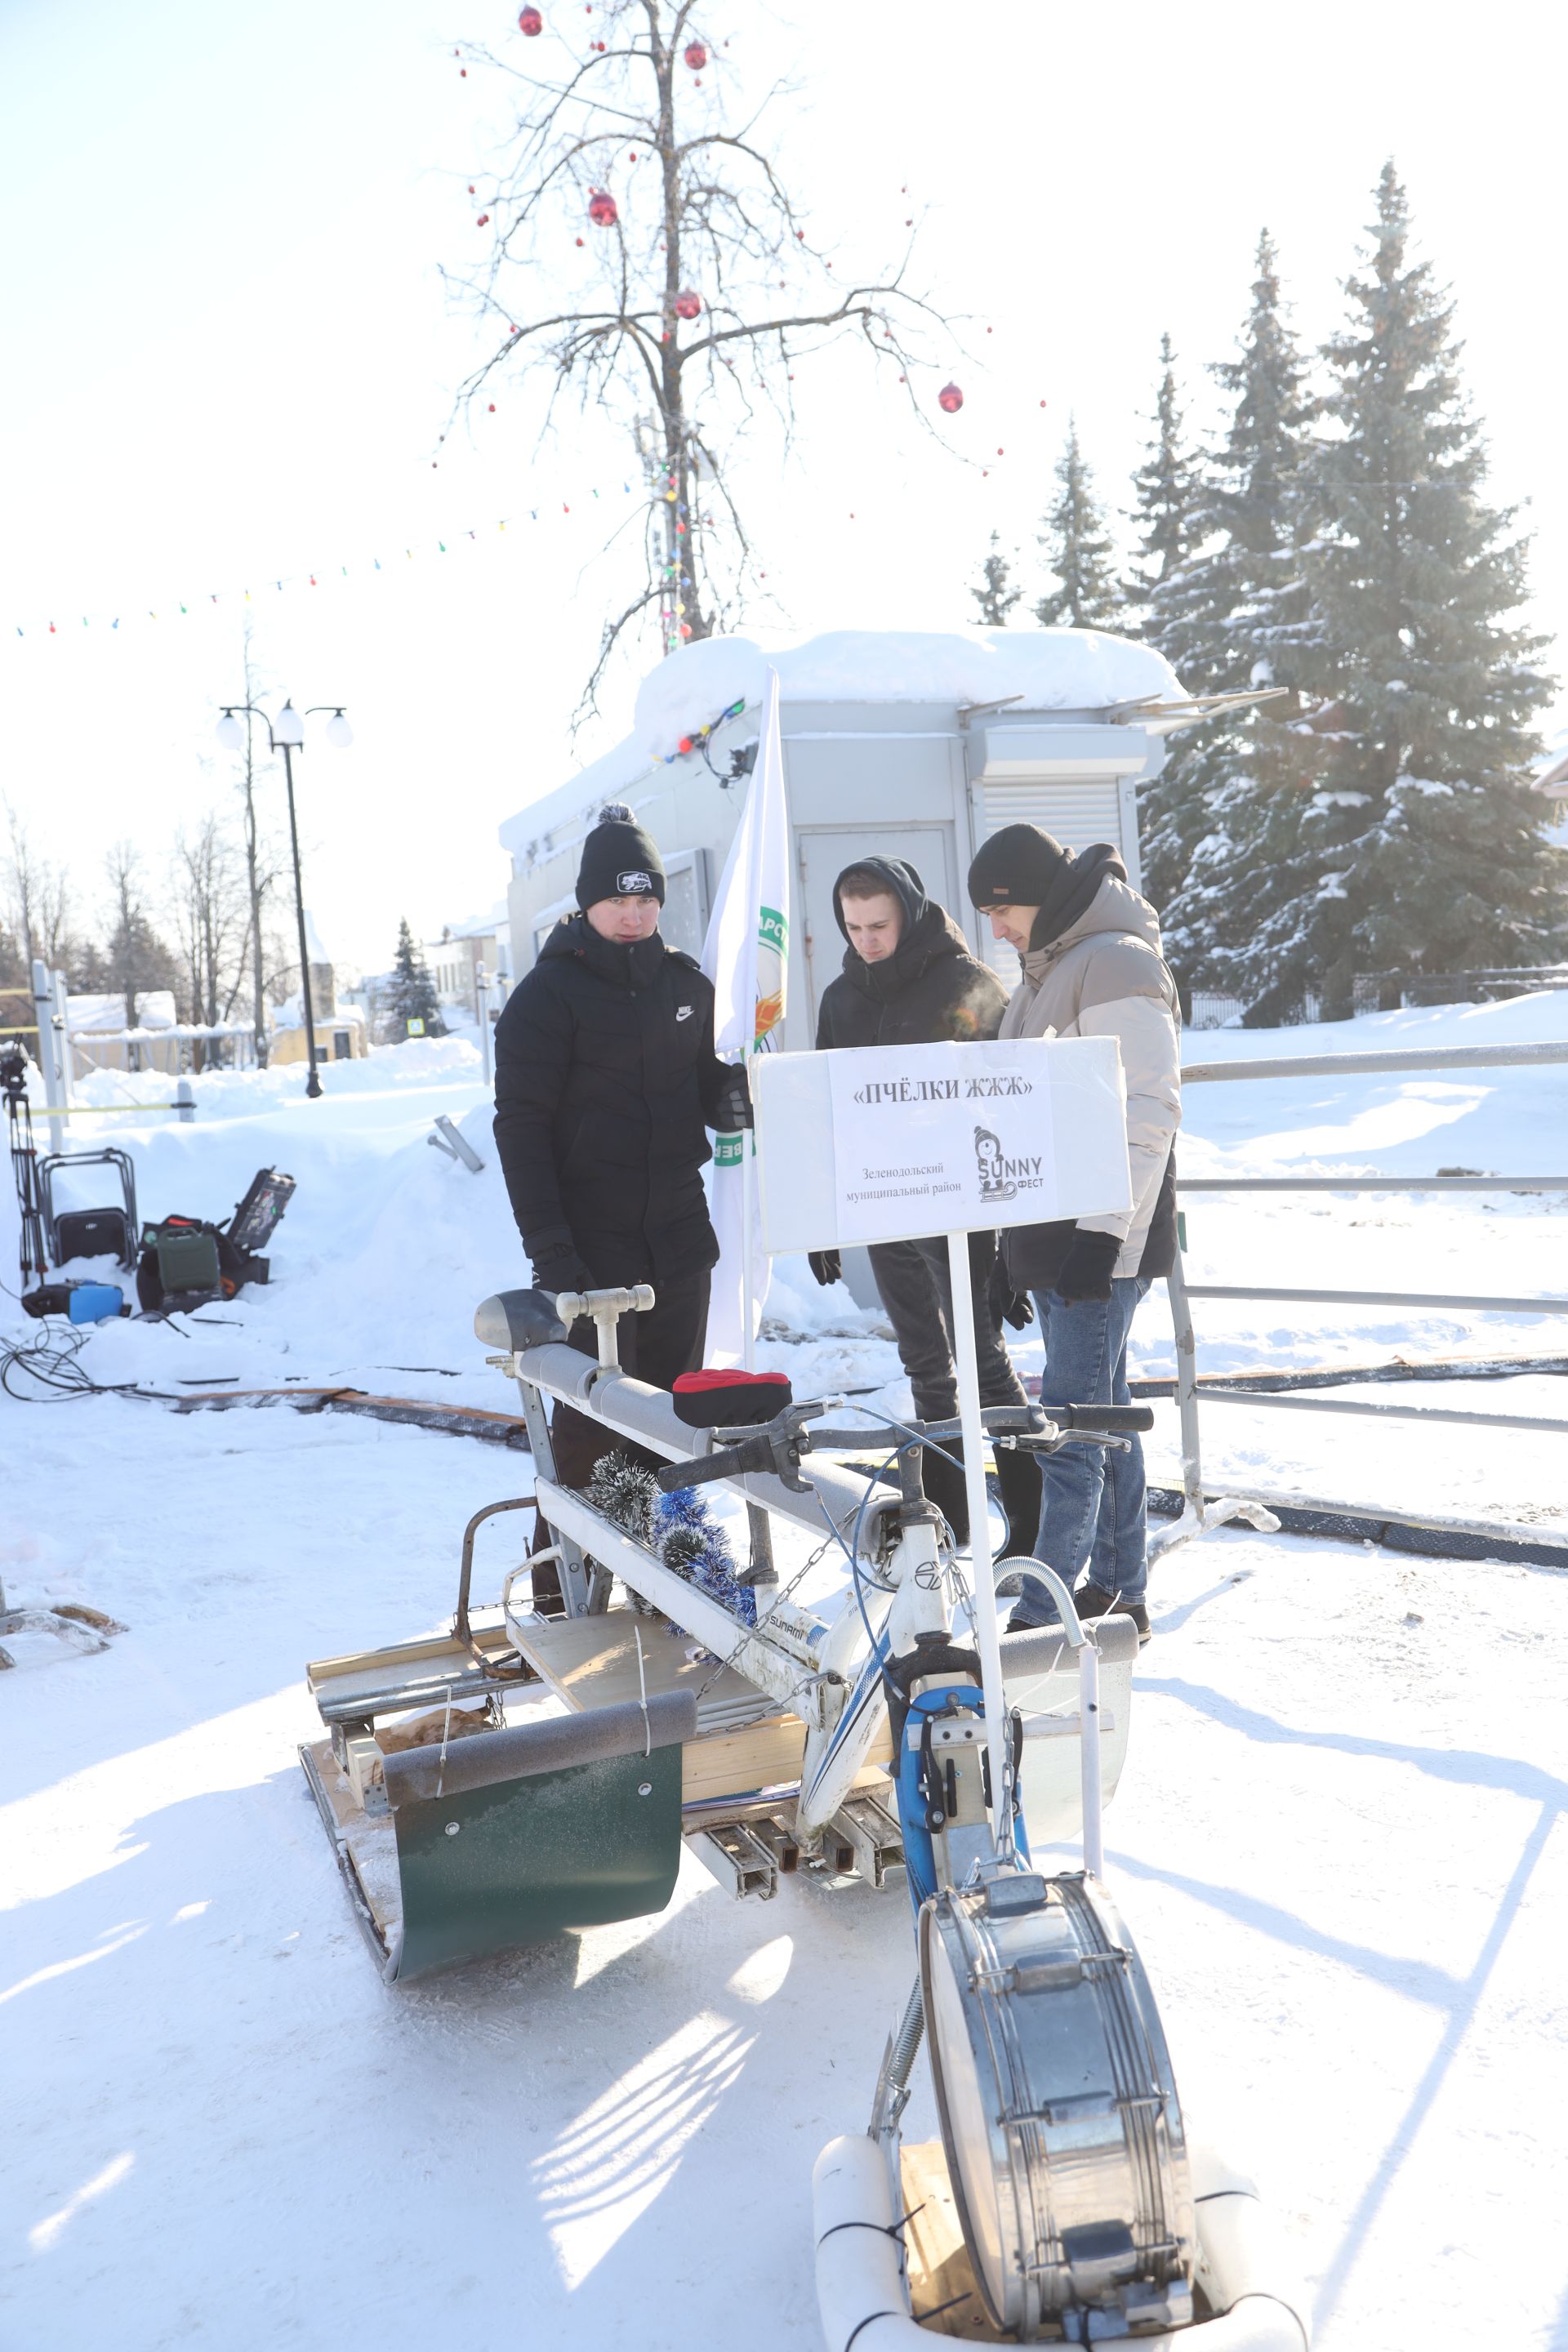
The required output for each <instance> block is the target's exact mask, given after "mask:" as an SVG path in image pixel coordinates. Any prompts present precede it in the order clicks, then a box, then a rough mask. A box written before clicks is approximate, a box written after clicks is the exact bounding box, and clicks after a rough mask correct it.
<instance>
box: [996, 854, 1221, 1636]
mask: <svg viewBox="0 0 1568 2352" xmlns="http://www.w3.org/2000/svg"><path fill="white" fill-rule="evenodd" d="M969 896H970V898H971V900H972V901H973V904H974V905H975V906H976V907H978V908H981V909H982V910H983V911H984V912H985V913H986V914H988V915H989V916H990V918H991V929H992V931H993V933H994V936H995V937H996V938H997V939H999V940H1007V941H1008V942H1009V943H1010V945H1011V946H1013V947H1014V948H1015V949H1016V950H1017V953H1018V955H1019V957H1020V959H1021V961H1022V962H1023V966H1024V977H1023V979H1022V981H1021V982H1020V983H1019V985H1018V987H1017V988H1016V990H1015V991H1014V992H1013V995H1012V997H1011V998H1010V999H1009V1001H1008V1005H1007V1010H1006V1011H1005V1013H1004V1014H1003V1016H1002V1029H1001V1034H1002V1035H1003V1036H1004V1037H1053V1036H1054V1037H1114V1038H1115V1039H1116V1040H1117V1042H1118V1044H1119V1045H1120V1046H1121V1067H1122V1072H1123V1075H1124V1076H1125V1079H1126V1085H1127V1156H1128V1160H1129V1164H1130V1167H1131V1178H1132V1206H1131V1210H1119V1211H1117V1212H1116V1213H1113V1214H1110V1215H1107V1216H1100V1217H1082V1218H1079V1219H1078V1220H1077V1221H1076V1222H1075V1221H1074V1220H1073V1219H1071V1218H1063V1219H1059V1220H1058V1221H1057V1222H1055V1223H1050V1224H1043V1225H1015V1226H1014V1227H1012V1228H1011V1230H1009V1231H1007V1232H1005V1234H1003V1236H1002V1250H1003V1255H1004V1258H1005V1265H1006V1270H1007V1274H1008V1276H1009V1277H1010V1280H1011V1284H1012V1286H1013V1288H1014V1289H1015V1290H1016V1291H1018V1290H1028V1291H1031V1292H1033V1294H1034V1297H1035V1306H1036V1311H1037V1314H1038V1316H1039V1319H1040V1329H1041V1331H1042V1333H1043V1334H1044V1337H1045V1342H1046V1369H1045V1374H1044V1377H1043V1380H1042V1381H1041V1386H1040V1402H1041V1403H1042V1404H1043V1405H1044V1406H1045V1407H1046V1410H1047V1412H1049V1410H1050V1408H1051V1406H1052V1405H1053V1404H1126V1403H1129V1402H1131V1398H1130V1395H1129V1391H1128V1387H1127V1339H1128V1333H1129V1331H1130V1330H1131V1324H1132V1318H1133V1315H1134V1313H1135V1311H1136V1309H1137V1307H1138V1305H1139V1303H1140V1301H1141V1300H1142V1298H1143V1297H1144V1296H1145V1295H1146V1293H1147V1292H1148V1289H1149V1286H1150V1285H1151V1283H1152V1282H1153V1281H1154V1280H1156V1279H1157V1277H1158V1276H1162V1275H1164V1274H1168V1273H1169V1272H1170V1270H1171V1267H1172V1265H1173V1262H1174V1258H1175V1249H1176V1209H1175V1150H1174V1146H1175V1136H1176V1129H1177V1128H1178V1127H1179V1126H1180V1124H1181V1117H1182V1102H1181V1053H1180V1023H1181V1013H1180V1009H1179V1005H1178V1003H1177V997H1176V984H1175V982H1174V981H1173V979H1172V977H1171V973H1170V971H1169V969H1168V967H1167V965H1166V963H1165V960H1164V958H1163V955H1162V954H1161V951H1160V922H1159V918H1158V916H1157V915H1156V914H1155V912H1154V909H1153V908H1152V907H1151V906H1150V904H1149V903H1148V901H1147V899H1145V898H1140V897H1139V896H1138V893H1137V892H1136V891H1135V890H1134V889H1132V888H1131V887H1130V885H1129V883H1128V880H1127V869H1126V867H1125V866H1123V865H1122V863H1121V858H1120V857H1119V856H1117V853H1116V852H1115V850H1114V849H1111V848H1110V847H1109V846H1108V845H1106V844H1104V843H1100V845H1097V846H1096V847H1094V848H1092V849H1086V850H1084V851H1083V852H1082V853H1081V855H1079V856H1074V854H1073V852H1072V851H1071V850H1070V849H1064V848H1063V847H1062V846H1061V845H1060V843H1059V842H1057V841H1054V840H1053V839H1052V838H1051V836H1050V835H1049V834H1048V833H1045V832H1042V831H1041V829H1040V827H1039V826H1038V825H1036V824H1009V825H1005V826H1004V827H1003V829H1002V831H1001V832H1000V833H995V834H993V835H992V836H991V838H990V840H989V841H987V842H986V843H985V844H984V847H983V848H982V849H981V851H980V854H979V856H977V857H976V858H975V860H974V863H973V866H971V867H970V869H969ZM1042 1469H1043V1473H1044V1479H1043V1495H1042V1507H1041V1516H1040V1535H1039V1541H1038V1543H1037V1546H1036V1549H1037V1552H1038V1554H1039V1557H1040V1559H1043V1560H1045V1561H1047V1563H1048V1564H1049V1565H1050V1566H1051V1567H1052V1568H1054V1569H1055V1570H1057V1572H1058V1575H1060V1576H1062V1577H1064V1578H1065V1579H1066V1580H1067V1582H1068V1584H1069V1585H1074V1584H1076V1583H1077V1580H1078V1578H1079V1574H1080V1572H1081V1571H1082V1570H1083V1569H1084V1568H1085V1567H1087V1568H1088V1570H1089V1576H1088V1579H1087V1580H1086V1582H1085V1583H1084V1584H1083V1585H1082V1586H1081V1587H1079V1591H1078V1592H1077V1594H1076V1596H1075V1597H1076V1599H1077V1601H1078V1608H1079V1615H1080V1616H1082V1617H1099V1616H1102V1615H1103V1614H1104V1613H1105V1612H1106V1611H1107V1610H1108V1609H1113V1608H1114V1609H1117V1610H1120V1611H1122V1612H1125V1614H1126V1615H1128V1616H1130V1617H1131V1618H1132V1619H1133V1621H1134V1622H1135V1623H1136V1624H1137V1627H1138V1631H1139V1634H1140V1636H1141V1637H1142V1639H1144V1640H1147V1638H1148V1633H1149V1612H1148V1608H1147V1605H1146V1601H1145V1591H1146V1588H1147V1584H1148V1576H1149V1568H1148V1557H1147V1551H1146V1547H1145V1527H1144V1509H1145V1489H1144V1481H1143V1453H1142V1446H1141V1445H1140V1444H1139V1442H1138V1440H1137V1439H1136V1438H1134V1439H1133V1440H1132V1443H1131V1449H1130V1450H1129V1451H1128V1452H1125V1453H1122V1452H1121V1451H1111V1452H1109V1453H1108V1452H1105V1451H1103V1450H1102V1449H1100V1448H1099V1447H1095V1446H1083V1445H1072V1446H1068V1447H1066V1448H1064V1450H1063V1451H1062V1452H1061V1453H1060V1454H1051V1455H1047V1456H1046V1457H1044V1458H1043V1462H1042ZM1055 1615H1056V1612H1055V1610H1054V1608H1053V1607H1052V1606H1051V1604H1050V1603H1049V1601H1047V1600H1046V1598H1045V1596H1044V1594H1043V1593H1042V1591H1040V1588H1039V1587H1038V1586H1030V1585H1028V1584H1026V1585H1025V1587H1024V1591H1023V1595H1022V1598H1021V1600H1020V1601H1019V1603H1018V1606H1017V1608H1016V1611H1015V1612H1014V1616H1013V1621H1012V1622H1013V1623H1014V1625H1015V1626H1018V1625H1040V1624H1047V1623H1049V1622H1052V1621H1053V1620H1054V1618H1055Z"/></svg>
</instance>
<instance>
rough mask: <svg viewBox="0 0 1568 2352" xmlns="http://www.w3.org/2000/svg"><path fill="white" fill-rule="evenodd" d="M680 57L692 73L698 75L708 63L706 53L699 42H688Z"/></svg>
mask: <svg viewBox="0 0 1568 2352" xmlns="http://www.w3.org/2000/svg"><path fill="white" fill-rule="evenodd" d="M681 55H682V56H683V57H684V58H685V59H686V62H687V64H688V65H689V67H690V68H691V70H692V72H693V73H700V72H701V70H702V68H703V67H704V66H705V65H706V64H707V62H708V51H707V49H706V48H705V47H704V46H703V44H702V43H701V42H700V41H688V42H687V44H686V47H685V48H684V49H683V50H682V51H681Z"/></svg>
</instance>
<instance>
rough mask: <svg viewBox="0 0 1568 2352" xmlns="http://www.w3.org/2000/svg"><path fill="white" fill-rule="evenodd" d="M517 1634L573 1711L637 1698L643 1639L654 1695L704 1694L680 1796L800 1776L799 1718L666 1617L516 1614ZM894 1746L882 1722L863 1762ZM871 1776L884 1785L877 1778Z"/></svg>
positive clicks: (687, 1798)
mask: <svg viewBox="0 0 1568 2352" xmlns="http://www.w3.org/2000/svg"><path fill="white" fill-rule="evenodd" d="M513 1632H514V1633H515V1635H516V1637H517V1641H518V1645H519V1647H520V1648H521V1651H522V1653H523V1654H524V1656H525V1657H526V1658H527V1659H528V1661H529V1663H530V1664H531V1665H532V1666H533V1667H534V1668H535V1670H536V1671H537V1673H538V1674H539V1675H540V1677H541V1679H542V1681H543V1682H545V1683H546V1684H548V1685H549V1687H550V1688H551V1689H552V1691H554V1692H555V1694H556V1695H557V1696H558V1697H560V1698H561V1699H563V1700H564V1702H565V1704H566V1705H567V1706H570V1707H572V1708H574V1709H577V1708H585V1707H592V1706H619V1705H624V1704H625V1703H626V1701H627V1700H628V1699H630V1700H635V1699H637V1698H638V1697H639V1696H641V1685H640V1684H639V1681H638V1676H637V1642H638V1640H639V1638H640V1640H641V1643H642V1654H643V1674H644V1675H645V1676H646V1677H647V1690H648V1695H649V1696H650V1697H651V1696H654V1694H655V1693H658V1692H662V1691H672V1690H690V1691H693V1692H699V1691H700V1692H701V1694H702V1696H700V1698H699V1699H698V1703H697V1738H696V1739H695V1740H694V1741H692V1742H689V1744H688V1747H687V1749H686V1756H685V1761H684V1768H683V1770H682V1774H681V1799H682V1801H683V1803H686V1804H694V1803H696V1802H698V1801H708V1800H710V1799H712V1798H715V1797H742V1796H749V1795H751V1794H752V1791H753V1790H758V1789H772V1788H779V1787H783V1786H784V1785H785V1784H786V1783H788V1782H791V1781H795V1780H799V1778H800V1767H801V1758H802V1755H803V1753H804V1751H805V1725H804V1723H803V1722H802V1721H801V1719H800V1717H798V1716H795V1715H791V1714H788V1713H784V1712H781V1711H780V1710H779V1709H778V1708H776V1707H775V1706H773V1702H772V1700H771V1699H770V1698H769V1697H768V1696H767V1694H766V1693H765V1692H763V1691H760V1690H758V1688H757V1686H756V1685H755V1684H754V1683H750V1682H748V1681H747V1680H746V1678H745V1676H744V1675H738V1674H736V1673H735V1671H734V1670H733V1668H732V1667H730V1666H718V1665H716V1664H715V1662H714V1660H713V1659H712V1657H711V1656H710V1655H709V1654H708V1653H707V1652H706V1651H704V1650H702V1649H701V1648H700V1644H699V1643H696V1642H694V1641H693V1640H692V1638H691V1636H690V1635H689V1633H681V1632H680V1631H679V1628H676V1627H672V1626H671V1625H670V1624H669V1623H668V1620H666V1619H665V1618H663V1617H645V1616H644V1615H642V1613H641V1612H639V1611H635V1610H630V1609H611V1610H607V1611H606V1612H605V1614H604V1615H603V1616H599V1617H549V1618H541V1619H538V1620H537V1621H531V1620H529V1619H527V1618H516V1619H514V1620H513ZM694 1653H695V1654H694ZM891 1753H892V1748H891V1745H890V1742H889V1738H888V1734H887V1730H886V1727H885V1726H884V1728H883V1732H882V1735H881V1737H880V1738H879V1741H878V1742H877V1743H876V1744H875V1745H874V1746H873V1748H872V1750H871V1754H870V1757H869V1759H868V1762H869V1763H871V1764H873V1765H875V1764H879V1763H883V1762H885V1761H886V1760H887V1759H888V1758H889V1756H890V1755H891ZM872 1778H873V1780H874V1782H875V1784H876V1786H877V1787H878V1788H879V1789H880V1790H885V1789H886V1785H887V1784H886V1780H885V1779H884V1778H883V1776H882V1775H881V1774H879V1773H876V1774H873V1775H872Z"/></svg>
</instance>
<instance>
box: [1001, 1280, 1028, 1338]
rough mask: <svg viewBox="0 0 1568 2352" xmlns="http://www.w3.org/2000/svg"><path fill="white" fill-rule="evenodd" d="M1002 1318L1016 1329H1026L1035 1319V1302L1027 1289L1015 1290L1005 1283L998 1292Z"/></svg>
mask: <svg viewBox="0 0 1568 2352" xmlns="http://www.w3.org/2000/svg"><path fill="white" fill-rule="evenodd" d="M996 1303H997V1305H998V1306H999V1307H1001V1309H1002V1320H1003V1322H1004V1323H1010V1324H1011V1325H1012V1327H1013V1328H1014V1330H1015V1331H1026V1330H1027V1329H1028V1328H1029V1326H1030V1324H1031V1323H1032V1322H1033V1321H1034V1319H1035V1302H1034V1300H1033V1299H1032V1298H1031V1297H1030V1296H1029V1294H1028V1292H1027V1291H1026V1290H1015V1289H1013V1288H1012V1286H1010V1285H1008V1284H1004V1285H1003V1286H1002V1288H1001V1290H1000V1291H999V1292H998V1294H997V1300H996Z"/></svg>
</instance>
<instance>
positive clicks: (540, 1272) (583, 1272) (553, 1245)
mask: <svg viewBox="0 0 1568 2352" xmlns="http://www.w3.org/2000/svg"><path fill="white" fill-rule="evenodd" d="M523 1247H524V1248H525V1249H526V1250H527V1252H528V1255H529V1257H530V1259H531V1262H532V1265H533V1279H534V1284H535V1286H536V1287H537V1288H538V1289H540V1290H547V1291H548V1292H549V1293H550V1295H551V1297H552V1298H553V1297H556V1296H557V1295H558V1293H559V1292H561V1291H563V1290H592V1289H593V1287H594V1277H593V1276H592V1275H591V1274H590V1273H589V1271H588V1269H587V1267H586V1266H585V1265H584V1263H583V1261H582V1259H581V1258H580V1257H579V1256H578V1255H577V1249H576V1244H575V1243H574V1241H573V1239H572V1235H571V1233H570V1231H569V1230H568V1228H567V1227H566V1226H565V1225H552V1226H550V1228H549V1229H548V1231H546V1232H544V1233H542V1234H536V1235H535V1236H534V1238H533V1240H532V1241H531V1242H529V1241H525V1242H524V1243H523Z"/></svg>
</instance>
